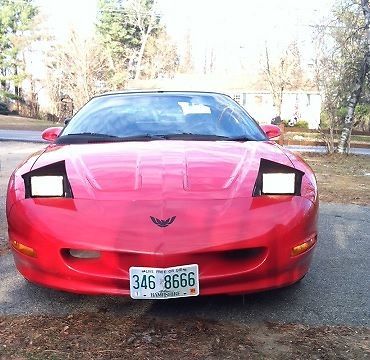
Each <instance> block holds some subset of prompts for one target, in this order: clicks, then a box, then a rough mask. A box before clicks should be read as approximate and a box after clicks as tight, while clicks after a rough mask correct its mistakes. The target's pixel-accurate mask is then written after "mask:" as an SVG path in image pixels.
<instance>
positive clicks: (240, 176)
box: [32, 140, 292, 200]
mask: <svg viewBox="0 0 370 360" xmlns="http://www.w3.org/2000/svg"><path fill="white" fill-rule="evenodd" d="M261 158H264V159H268V160H272V161H275V162H279V163H282V164H285V165H288V166H292V163H291V162H290V160H289V158H288V157H287V156H286V155H285V154H284V152H283V151H281V149H280V148H279V147H278V146H277V145H275V143H273V142H268V141H266V142H256V141H250V142H231V141H179V140H175V141H171V140H163V141H150V142H122V143H100V144H82V145H63V146H60V145H51V146H49V147H48V148H47V149H46V151H45V152H44V153H43V154H42V155H41V156H40V157H39V158H38V159H37V161H36V162H35V164H34V166H33V168H32V169H33V170H35V169H37V168H41V167H43V166H47V165H50V164H53V163H56V162H59V161H65V166H66V171H67V176H68V179H69V181H70V184H71V187H72V191H73V195H74V198H95V199H96V198H100V199H104V200H116V199H119V198H125V199H130V198H132V199H134V200H140V198H143V199H146V200H148V199H149V200H150V199H153V200H154V199H164V198H187V199H189V198H194V197H195V198H204V197H208V198H218V199H225V198H231V197H232V198H234V197H249V196H251V194H252V191H253V187H254V184H255V180H256V177H257V173H258V169H259V164H260V159H261Z"/></svg>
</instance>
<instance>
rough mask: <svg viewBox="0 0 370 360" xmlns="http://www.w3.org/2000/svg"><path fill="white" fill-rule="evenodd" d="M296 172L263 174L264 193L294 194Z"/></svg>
mask: <svg viewBox="0 0 370 360" xmlns="http://www.w3.org/2000/svg"><path fill="white" fill-rule="evenodd" d="M295 176H296V175H295V174H294V173H285V174H284V173H267V174H262V194H294V192H295Z"/></svg>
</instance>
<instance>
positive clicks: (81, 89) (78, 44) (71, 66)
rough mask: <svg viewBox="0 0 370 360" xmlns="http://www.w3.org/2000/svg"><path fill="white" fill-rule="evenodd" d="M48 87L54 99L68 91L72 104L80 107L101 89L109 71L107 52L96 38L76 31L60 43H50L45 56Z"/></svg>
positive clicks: (56, 101)
mask: <svg viewBox="0 0 370 360" xmlns="http://www.w3.org/2000/svg"><path fill="white" fill-rule="evenodd" d="M47 65H48V70H49V71H48V79H47V88H48V92H49V97H50V98H51V100H52V101H53V102H54V105H55V107H54V112H55V111H56V109H57V104H58V102H59V101H60V96H61V95H65V94H68V95H69V96H70V97H71V98H72V99H73V101H74V104H75V107H77V108H79V107H81V106H82V105H83V104H84V103H85V102H86V101H88V100H89V99H90V98H91V97H92V96H93V95H94V94H96V93H98V92H101V91H102V90H104V88H105V86H106V84H107V76H108V75H109V73H110V67H109V61H108V57H107V56H106V53H105V52H104V50H103V49H102V47H101V46H100V45H99V43H98V42H97V41H95V39H88V40H83V39H81V38H80V37H79V36H78V34H77V33H76V32H75V31H72V32H71V33H70V36H69V39H68V41H67V42H66V43H64V44H63V45H56V46H54V47H53V51H52V53H50V54H49V57H48V63H47Z"/></svg>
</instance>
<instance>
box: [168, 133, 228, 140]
mask: <svg viewBox="0 0 370 360" xmlns="http://www.w3.org/2000/svg"><path fill="white" fill-rule="evenodd" d="M162 136H163V137H164V138H165V139H166V140H189V139H190V140H227V139H228V137H227V136H221V135H212V134H193V133H174V134H165V135H162Z"/></svg>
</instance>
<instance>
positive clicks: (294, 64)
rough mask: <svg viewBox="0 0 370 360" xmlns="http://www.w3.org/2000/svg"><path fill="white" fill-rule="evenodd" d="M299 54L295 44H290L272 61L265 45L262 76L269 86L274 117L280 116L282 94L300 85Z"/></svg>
mask: <svg viewBox="0 0 370 360" xmlns="http://www.w3.org/2000/svg"><path fill="white" fill-rule="evenodd" d="M300 63H301V60H300V53H299V50H298V46H297V43H296V42H292V43H291V44H290V45H289V46H288V47H287V48H286V50H285V51H283V53H281V55H280V56H279V57H278V59H277V60H275V61H274V60H272V59H271V55H270V51H269V48H268V46H267V43H266V44H265V67H264V74H265V77H266V80H267V82H268V84H269V87H270V90H271V93H272V98H273V105H274V108H275V110H276V114H275V115H276V116H281V105H282V101H283V92H284V90H288V89H297V88H299V87H300V86H301V85H302V78H303V74H302V70H301V65H300Z"/></svg>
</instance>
